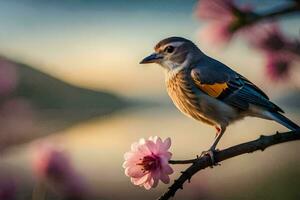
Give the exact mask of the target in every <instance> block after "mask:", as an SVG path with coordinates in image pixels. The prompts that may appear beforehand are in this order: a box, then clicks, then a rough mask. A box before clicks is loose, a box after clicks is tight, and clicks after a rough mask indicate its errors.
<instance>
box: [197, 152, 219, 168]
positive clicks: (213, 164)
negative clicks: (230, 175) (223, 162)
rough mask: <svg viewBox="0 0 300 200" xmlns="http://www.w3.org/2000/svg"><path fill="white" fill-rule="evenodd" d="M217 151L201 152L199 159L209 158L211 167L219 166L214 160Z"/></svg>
mask: <svg viewBox="0 0 300 200" xmlns="http://www.w3.org/2000/svg"><path fill="white" fill-rule="evenodd" d="M218 151H219V150H217V149H209V150H207V151H203V152H202V153H201V155H200V158H201V157H203V156H206V155H207V156H209V158H210V160H211V167H213V166H218V165H220V164H219V163H217V162H216V160H215V153H216V152H218Z"/></svg>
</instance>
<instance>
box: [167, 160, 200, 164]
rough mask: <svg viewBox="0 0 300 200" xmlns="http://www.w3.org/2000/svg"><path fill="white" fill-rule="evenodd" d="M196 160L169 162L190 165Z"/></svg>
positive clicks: (170, 161)
mask: <svg viewBox="0 0 300 200" xmlns="http://www.w3.org/2000/svg"><path fill="white" fill-rule="evenodd" d="M196 160H197V159H190V160H169V163H170V164H173V165H177V164H192V163H194V162H195V161H196Z"/></svg>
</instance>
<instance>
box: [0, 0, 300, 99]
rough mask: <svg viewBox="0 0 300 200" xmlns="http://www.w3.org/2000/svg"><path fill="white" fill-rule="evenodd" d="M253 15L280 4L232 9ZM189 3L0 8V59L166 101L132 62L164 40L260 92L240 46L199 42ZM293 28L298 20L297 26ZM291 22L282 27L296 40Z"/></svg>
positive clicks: (13, 4)
mask: <svg viewBox="0 0 300 200" xmlns="http://www.w3.org/2000/svg"><path fill="white" fill-rule="evenodd" d="M239 2H240V3H243V4H244V3H251V4H254V6H256V7H257V8H258V9H261V10H263V9H266V8H271V7H273V6H274V7H276V6H278V5H280V4H281V3H282V2H284V1H276V3H274V1H272V0H260V1H258V0H255V1H239ZM196 3H197V1H196V0H184V1H183V0H172V1H171V0H165V1H159V0H152V1H140V0H131V1H122V0H116V1H113V0H111V1H99V0H22V1H21V0H10V1H7V0H0V27H1V28H0V43H1V46H0V54H2V55H4V56H7V57H9V58H12V59H15V60H18V61H20V62H23V63H27V64H30V65H33V66H34V67H35V68H37V69H39V70H42V71H44V72H46V73H49V74H51V75H53V76H55V77H58V78H60V79H62V80H65V81H67V82H69V83H72V84H75V85H79V86H82V87H88V88H93V89H104V90H109V91H113V92H116V93H118V94H121V95H124V96H127V97H132V96H134V97H151V96H156V97H158V98H159V97H162V98H164V97H165V96H166V94H165V89H164V75H163V73H162V70H161V69H160V68H159V67H158V66H155V65H149V66H140V65H139V64H138V63H139V61H140V60H141V59H142V58H143V57H145V56H147V55H148V54H150V53H151V52H152V51H153V47H154V45H155V44H156V43H157V42H158V41H159V40H161V39H163V38H165V37H169V36H182V37H187V38H189V39H191V40H192V41H194V42H195V43H196V44H197V45H198V46H199V47H200V48H201V49H202V50H203V51H204V52H206V53H208V54H209V55H210V56H212V57H215V58H217V59H219V60H221V61H222V62H224V63H225V64H227V65H229V66H231V67H232V68H234V69H235V70H238V71H239V72H241V73H242V74H244V75H246V76H247V77H248V78H250V80H253V81H254V82H256V83H257V84H259V85H261V86H262V87H265V88H264V89H266V90H268V87H266V86H264V85H266V84H263V83H264V81H265V80H264V77H263V76H264V75H263V74H262V73H258V72H259V71H261V69H262V65H263V63H262V59H261V56H260V55H259V54H258V53H257V52H253V51H252V50H251V49H249V48H248V47H247V46H245V44H244V43H243V42H242V41H239V40H236V41H235V42H233V44H231V45H230V46H228V47H227V48H222V49H218V48H216V47H214V46H211V45H208V44H206V43H205V41H203V39H202V40H200V38H199V30H200V29H201V27H203V23H202V22H201V21H199V20H198V19H197V18H196V16H195V14H194V10H195V6H196ZM297 20H298V19H297ZM297 20H296V19H294V20H290V21H289V22H283V26H284V28H285V29H286V30H287V32H289V33H291V34H297V33H299V28H298V26H294V25H295V24H296V23H297V22H298V21H297Z"/></svg>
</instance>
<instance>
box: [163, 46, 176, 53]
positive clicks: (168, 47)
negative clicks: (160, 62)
mask: <svg viewBox="0 0 300 200" xmlns="http://www.w3.org/2000/svg"><path fill="white" fill-rule="evenodd" d="M174 49H175V48H174V47H173V46H167V47H166V48H165V50H164V51H165V52H167V53H173V51H174Z"/></svg>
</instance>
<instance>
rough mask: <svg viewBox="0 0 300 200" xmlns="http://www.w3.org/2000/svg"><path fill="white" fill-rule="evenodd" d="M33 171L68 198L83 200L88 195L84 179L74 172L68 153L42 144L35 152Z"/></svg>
mask: <svg viewBox="0 0 300 200" xmlns="http://www.w3.org/2000/svg"><path fill="white" fill-rule="evenodd" d="M33 169H34V172H35V173H36V175H37V176H38V178H39V179H40V180H42V181H45V182H46V183H47V184H48V185H49V186H50V187H51V188H52V189H54V191H56V192H58V193H60V194H61V195H63V196H64V197H66V198H70V199H83V198H84V196H85V195H86V194H87V193H86V192H87V191H86V186H85V184H84V183H83V179H82V177H81V176H79V175H78V173H77V172H76V171H75V170H74V168H73V167H72V165H71V162H70V159H69V157H68V155H67V154H66V152H64V151H62V150H60V149H59V148H57V147H55V146H52V145H49V144H42V145H40V146H39V148H38V149H37V151H36V152H35V156H34V160H33Z"/></svg>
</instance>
